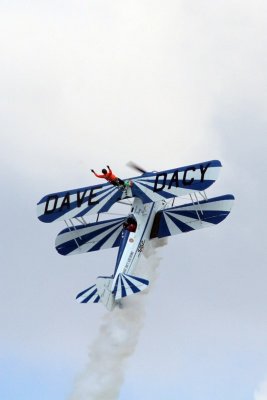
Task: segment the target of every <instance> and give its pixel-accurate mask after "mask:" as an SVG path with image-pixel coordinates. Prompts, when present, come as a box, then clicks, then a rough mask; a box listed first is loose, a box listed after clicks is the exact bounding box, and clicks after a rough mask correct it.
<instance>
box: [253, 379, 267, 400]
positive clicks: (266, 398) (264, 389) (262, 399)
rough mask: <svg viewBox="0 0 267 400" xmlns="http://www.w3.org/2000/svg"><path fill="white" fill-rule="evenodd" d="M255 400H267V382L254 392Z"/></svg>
mask: <svg viewBox="0 0 267 400" xmlns="http://www.w3.org/2000/svg"><path fill="white" fill-rule="evenodd" d="M254 400H267V380H265V381H263V382H262V383H261V384H260V385H259V387H258V389H257V390H256V391H255V392H254Z"/></svg>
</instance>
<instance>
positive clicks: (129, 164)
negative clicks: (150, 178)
mask: <svg viewBox="0 0 267 400" xmlns="http://www.w3.org/2000/svg"><path fill="white" fill-rule="evenodd" d="M126 165H127V167H130V168H132V169H135V170H136V171H138V172H141V174H145V173H146V171H145V170H144V169H143V168H142V167H140V166H139V165H137V164H136V163H135V162H133V161H129V162H127V164H126Z"/></svg>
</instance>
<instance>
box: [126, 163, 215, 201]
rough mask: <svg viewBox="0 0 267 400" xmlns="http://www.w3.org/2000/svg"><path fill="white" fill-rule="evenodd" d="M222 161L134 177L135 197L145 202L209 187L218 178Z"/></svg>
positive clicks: (182, 194) (133, 190) (133, 191)
mask: <svg viewBox="0 0 267 400" xmlns="http://www.w3.org/2000/svg"><path fill="white" fill-rule="evenodd" d="M221 166H222V165H221V163H220V161H218V160H213V161H206V162H203V163H200V164H193V165H188V166H186V167H181V168H175V169H169V170H166V171H161V172H157V173H145V174H143V175H142V176H141V177H138V178H132V181H133V187H132V195H133V197H139V198H140V199H141V200H142V201H143V203H149V202H151V201H154V202H155V201H159V200H162V198H163V199H170V198H172V197H177V196H184V195H187V194H190V193H193V192H199V191H202V190H205V189H207V188H208V187H209V186H211V185H212V184H213V183H214V182H215V181H216V179H217V178H218V175H219V171H220V168H221Z"/></svg>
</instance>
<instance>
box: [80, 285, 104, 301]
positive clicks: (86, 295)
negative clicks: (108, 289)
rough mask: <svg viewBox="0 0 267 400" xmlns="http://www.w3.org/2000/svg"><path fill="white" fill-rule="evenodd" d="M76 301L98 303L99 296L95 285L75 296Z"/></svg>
mask: <svg viewBox="0 0 267 400" xmlns="http://www.w3.org/2000/svg"><path fill="white" fill-rule="evenodd" d="M76 300H77V301H78V302H79V303H98V302H99V300H100V296H99V294H98V291H97V287H96V285H93V286H91V287H89V288H88V289H85V290H83V291H82V292H81V293H79V294H78V295H77V296H76Z"/></svg>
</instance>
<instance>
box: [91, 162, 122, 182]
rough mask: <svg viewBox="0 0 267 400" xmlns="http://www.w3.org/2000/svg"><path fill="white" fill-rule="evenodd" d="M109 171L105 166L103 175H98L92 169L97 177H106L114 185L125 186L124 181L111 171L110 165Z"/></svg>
mask: <svg viewBox="0 0 267 400" xmlns="http://www.w3.org/2000/svg"><path fill="white" fill-rule="evenodd" d="M107 168H108V171H107V170H106V169H105V168H103V169H102V173H103V175H98V174H97V173H96V172H95V171H94V170H93V169H91V171H92V172H93V174H95V176H96V177H97V178H103V179H106V180H107V181H108V182H110V183H111V184H112V185H114V186H124V181H123V180H122V179H120V178H118V177H117V176H116V175H115V174H113V172H112V171H111V169H110V167H109V165H107Z"/></svg>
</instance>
